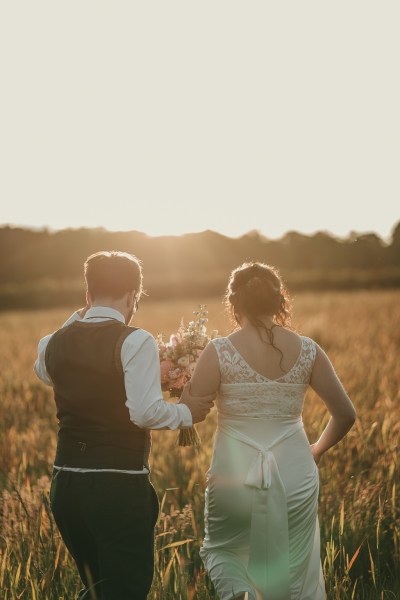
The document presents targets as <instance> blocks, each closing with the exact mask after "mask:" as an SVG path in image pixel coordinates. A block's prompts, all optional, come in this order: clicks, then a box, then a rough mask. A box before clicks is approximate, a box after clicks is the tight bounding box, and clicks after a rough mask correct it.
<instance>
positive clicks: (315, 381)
mask: <svg viewBox="0 0 400 600" xmlns="http://www.w3.org/2000/svg"><path fill="white" fill-rule="evenodd" d="M310 386H311V387H312V388H313V390H314V391H315V392H316V393H317V394H318V396H320V398H321V399H322V400H323V402H324V403H325V405H326V407H327V409H328V410H329V412H330V414H331V418H330V419H329V422H328V424H327V426H326V427H325V429H324V431H323V432H322V434H321V437H320V438H319V440H318V441H317V442H316V443H315V444H312V447H311V449H312V453H313V455H314V459H315V462H316V463H318V462H319V460H320V458H321V456H322V455H323V454H324V453H325V452H326V451H327V450H329V448H332V446H334V445H335V444H337V443H338V442H339V441H340V440H341V439H342V438H344V436H345V435H346V433H347V432H348V431H349V430H350V429H351V428H352V426H353V424H354V422H355V420H356V410H355V408H354V406H353V403H352V402H351V400H350V398H349V397H348V395H347V393H346V390H345V389H344V387H343V385H342V383H341V381H340V379H339V377H338V376H337V374H336V372H335V369H334V368H333V365H332V363H331V361H330V360H329V358H328V356H327V355H326V354H325V352H324V351H323V350H322V348H320V347H319V346H318V345H317V354H316V357H315V362H314V366H313V370H312V373H311V380H310Z"/></svg>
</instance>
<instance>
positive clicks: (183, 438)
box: [177, 425, 201, 448]
mask: <svg viewBox="0 0 400 600" xmlns="http://www.w3.org/2000/svg"><path fill="white" fill-rule="evenodd" d="M177 446H194V447H195V448H197V447H199V446H201V439H200V436H199V434H198V432H197V429H196V427H195V426H194V425H193V427H188V428H187V429H181V430H180V432H179V437H178V439H177Z"/></svg>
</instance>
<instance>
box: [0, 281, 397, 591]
mask: <svg viewBox="0 0 400 600" xmlns="http://www.w3.org/2000/svg"><path fill="white" fill-rule="evenodd" d="M199 301H201V302H203V303H206V304H207V305H208V310H209V318H210V323H209V327H210V328H211V329H214V328H217V329H219V331H220V333H221V334H226V333H227V332H228V331H229V327H230V325H229V320H228V318H227V317H226V316H225V315H224V312H223V307H222V304H221V302H220V301H218V300H215V299H212V300H210V301H208V302H207V300H206V299H203V298H199ZM294 307H295V311H294V324H295V327H296V329H297V330H298V331H299V332H300V333H302V334H304V335H308V336H310V337H312V338H313V339H315V340H316V341H317V342H318V343H319V344H320V345H321V346H322V347H323V348H324V349H325V350H326V351H327V353H328V355H329V356H330V358H331V360H332V362H333V364H334V366H335V368H336V370H337V372H338V374H339V376H340V377H341V379H342V381H343V383H344V385H345V387H346V389H347V391H348V393H349V395H350V397H351V399H352V400H353V402H354V404H355V406H356V409H357V412H358V419H357V421H356V424H355V426H354V427H353V429H352V430H351V431H350V433H349V435H348V436H347V438H346V439H345V440H344V441H342V442H341V443H340V444H339V445H338V446H336V447H335V448H334V449H333V450H331V451H330V452H329V453H327V454H326V455H325V456H324V457H323V459H322V461H321V463H320V499H319V517H320V525H321V554H322V561H323V567H324V573H325V580H326V587H327V593H328V599H329V600H346V599H362V600H375V599H382V600H383V599H388V600H389V599H396V598H400V567H399V564H400V547H399V514H400V509H399V494H398V490H399V479H400V478H399V455H398V445H399V438H400V292H399V291H368V292H367V291H365V292H353V293H350V292H329V293H319V294H306V293H303V294H299V295H298V296H297V297H296V298H295V299H294ZM195 308H196V306H192V303H191V302H187V301H185V302H183V301H182V302H172V301H169V302H163V303H154V302H150V301H149V300H147V301H146V300H145V301H144V302H143V305H142V306H141V308H140V311H139V313H138V314H137V317H136V320H135V324H136V325H138V326H141V327H143V328H145V329H147V330H149V331H150V332H151V333H153V334H156V333H159V332H164V333H165V334H167V335H169V334H170V333H172V332H173V331H174V330H176V329H177V327H178V325H179V321H180V319H181V317H183V318H184V319H185V320H186V321H188V320H190V319H191V311H192V310H193V309H195ZM70 312H72V311H69V310H68V309H56V310H51V311H25V312H4V313H1V314H0V364H1V371H0V390H1V397H0V398H1V399H0V415H1V421H0V493H1V508H0V511H1V512H0V598H1V599H2V600H16V599H24V600H25V599H27V600H28V599H33V600H73V599H74V598H75V597H76V594H77V591H78V589H79V581H78V577H77V572H76V570H75V567H74V565H73V563H72V561H71V560H70V558H69V556H68V554H67V552H66V550H65V548H64V546H63V544H62V542H61V540H60V537H59V534H58V532H57V530H56V529H55V526H54V523H53V521H52V518H51V515H50V510H49V500H48V492H49V479H50V474H51V464H52V459H53V455H54V451H55V442H56V435H55V432H56V421H55V408H54V402H53V399H52V393H51V389H48V388H46V387H45V386H43V385H42V384H41V383H40V382H38V381H37V380H36V379H35V375H34V373H33V371H32V367H33V362H34V359H35V355H36V345H37V341H38V339H39V338H40V337H41V336H43V335H44V334H46V333H49V332H51V331H53V330H55V329H57V328H58V327H59V326H60V325H61V324H62V322H63V321H64V320H65V319H66V318H67V317H68V316H69V314H70ZM303 418H304V423H305V428H306V431H307V434H308V436H309V439H310V442H312V441H315V439H316V438H317V436H318V435H319V433H320V432H321V431H322V429H323V427H324V426H325V424H326V422H327V419H328V415H327V412H326V409H325V407H324V405H323V403H322V402H321V401H320V400H319V399H318V398H317V397H316V396H315V395H314V394H313V393H311V392H309V393H308V394H307V398H306V403H305V411H304V415H303ZM214 424H215V414H213V413H211V414H210V415H209V417H208V418H207V420H206V422H205V423H203V424H201V425H200V426H199V433H200V435H201V437H202V440H203V444H202V446H201V448H200V449H198V450H197V449H192V448H177V447H176V446H175V441H176V437H177V434H176V433H175V432H165V431H162V432H157V433H155V434H153V452H152V476H151V477H152V481H153V483H154V485H155V487H156V489H157V491H158V494H159V497H160V501H161V516H160V519H159V523H158V526H157V531H156V534H157V557H156V571H155V577H154V584H153V589H152V592H151V594H150V598H151V600H161V599H177V600H194V599H198V600H200V599H201V600H211V599H214V598H216V595H215V593H214V591H213V588H212V585H211V583H210V582H209V581H208V579H207V575H206V574H205V573H204V571H203V569H202V566H201V562H200V559H199V556H198V549H199V545H200V543H201V539H202V534H203V517H202V511H203V495H204V487H205V472H206V470H207V468H208V465H209V462H210V457H211V450H212V438H213V433H214Z"/></svg>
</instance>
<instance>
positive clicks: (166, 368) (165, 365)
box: [160, 360, 174, 383]
mask: <svg viewBox="0 0 400 600" xmlns="http://www.w3.org/2000/svg"><path fill="white" fill-rule="evenodd" d="M173 368H174V363H173V362H172V361H171V360H163V361H161V363H160V371H161V383H168V381H169V372H170V371H172V369H173Z"/></svg>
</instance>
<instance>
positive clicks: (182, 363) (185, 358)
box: [178, 356, 190, 367]
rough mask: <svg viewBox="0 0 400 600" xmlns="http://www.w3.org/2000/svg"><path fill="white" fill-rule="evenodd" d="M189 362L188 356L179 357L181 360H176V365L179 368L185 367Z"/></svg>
mask: <svg viewBox="0 0 400 600" xmlns="http://www.w3.org/2000/svg"><path fill="white" fill-rule="evenodd" d="M189 362H190V359H189V357H188V356H181V358H178V365H180V366H181V367H187V366H188V364H189Z"/></svg>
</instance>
